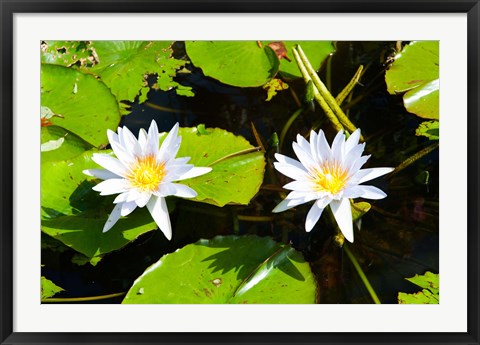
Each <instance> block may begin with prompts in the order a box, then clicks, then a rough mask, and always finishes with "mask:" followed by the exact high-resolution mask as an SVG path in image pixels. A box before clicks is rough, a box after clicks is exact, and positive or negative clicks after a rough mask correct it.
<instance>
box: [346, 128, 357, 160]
mask: <svg viewBox="0 0 480 345" xmlns="http://www.w3.org/2000/svg"><path fill="white" fill-rule="evenodd" d="M359 140H360V128H358V129H357V130H356V131H355V132H353V133H352V134H350V136H349V137H348V139H347V141H346V142H345V154H348V152H350V150H352V149H353V148H354V147H355V146H357V144H358V141H359Z"/></svg>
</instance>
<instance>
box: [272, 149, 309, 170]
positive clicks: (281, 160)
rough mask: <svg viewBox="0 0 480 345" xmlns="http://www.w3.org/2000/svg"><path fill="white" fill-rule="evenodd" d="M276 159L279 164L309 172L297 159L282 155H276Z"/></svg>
mask: <svg viewBox="0 0 480 345" xmlns="http://www.w3.org/2000/svg"><path fill="white" fill-rule="evenodd" d="M275 158H276V159H277V161H278V163H281V164H287V165H293V166H294V167H296V168H298V169H300V170H303V171H304V172H305V173H306V172H307V169H305V167H304V166H303V165H302V163H300V162H299V161H297V160H296V159H292V158H290V157H287V156H284V155H282V154H280V153H275Z"/></svg>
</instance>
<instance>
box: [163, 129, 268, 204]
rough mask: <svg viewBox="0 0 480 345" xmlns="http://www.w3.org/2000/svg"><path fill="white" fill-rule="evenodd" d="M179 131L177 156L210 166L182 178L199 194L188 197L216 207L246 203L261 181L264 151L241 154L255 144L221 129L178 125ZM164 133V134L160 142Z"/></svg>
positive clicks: (199, 164)
mask: <svg viewBox="0 0 480 345" xmlns="http://www.w3.org/2000/svg"><path fill="white" fill-rule="evenodd" d="M201 133H203V134H201ZM179 134H180V135H181V136H182V145H181V146H180V150H179V152H178V154H177V157H190V158H191V159H190V161H189V163H190V164H194V165H195V166H201V167H207V166H210V167H212V171H211V172H209V173H208V174H205V175H202V176H199V177H195V178H192V179H188V180H185V181H182V183H183V184H186V185H187V186H190V187H191V188H193V189H194V190H195V191H196V192H197V193H198V195H197V196H196V197H195V198H193V199H191V200H196V201H202V202H206V203H209V204H213V205H216V206H224V205H226V204H241V205H247V204H248V203H249V202H250V200H251V199H252V198H253V197H254V196H255V194H256V193H257V192H258V190H259V188H260V186H261V184H262V182H263V175H264V170H265V158H264V156H263V153H261V152H258V151H254V152H249V153H242V152H245V151H252V149H254V146H252V145H251V144H250V143H249V142H248V141H247V140H246V139H245V138H243V137H241V136H236V135H234V134H232V133H230V132H227V131H225V130H223V129H220V128H213V129H212V128H208V129H203V128H202V129H201V130H199V129H198V128H180V130H179ZM165 136H166V133H163V135H162V137H161V141H162V140H163V139H164V138H165Z"/></svg>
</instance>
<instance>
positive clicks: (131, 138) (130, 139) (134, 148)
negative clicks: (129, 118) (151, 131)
mask: <svg viewBox="0 0 480 345" xmlns="http://www.w3.org/2000/svg"><path fill="white" fill-rule="evenodd" d="M122 138H123V142H124V145H123V146H124V147H125V149H127V150H128V151H129V152H130V153H131V154H132V155H133V156H135V157H139V156H141V155H142V149H141V148H140V144H139V143H138V140H137V138H135V135H133V133H132V132H131V131H130V130H129V129H128V128H127V126H124V127H123V129H122Z"/></svg>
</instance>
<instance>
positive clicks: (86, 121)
mask: <svg viewBox="0 0 480 345" xmlns="http://www.w3.org/2000/svg"><path fill="white" fill-rule="evenodd" d="M41 87H42V96H41V98H42V99H41V103H42V106H44V107H47V108H49V109H51V111H52V112H53V113H54V114H56V115H59V116H52V117H51V118H50V119H49V121H50V122H51V123H52V124H54V125H56V126H60V127H63V128H65V129H66V130H68V131H70V132H72V133H74V134H76V135H78V136H79V137H81V138H82V139H83V140H85V141H87V142H88V143H90V144H92V145H93V146H96V147H99V146H101V145H104V144H106V143H107V142H108V139H107V129H115V128H116V127H117V126H118V123H119V122H120V112H119V109H118V106H117V101H116V99H115V97H114V96H113V95H112V93H111V92H110V90H109V89H108V88H107V87H106V86H105V84H103V83H102V82H101V81H99V80H97V79H96V78H95V77H94V76H92V75H86V74H83V73H81V72H79V71H76V70H74V69H72V68H67V67H63V66H58V65H49V64H42V68H41Z"/></svg>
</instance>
